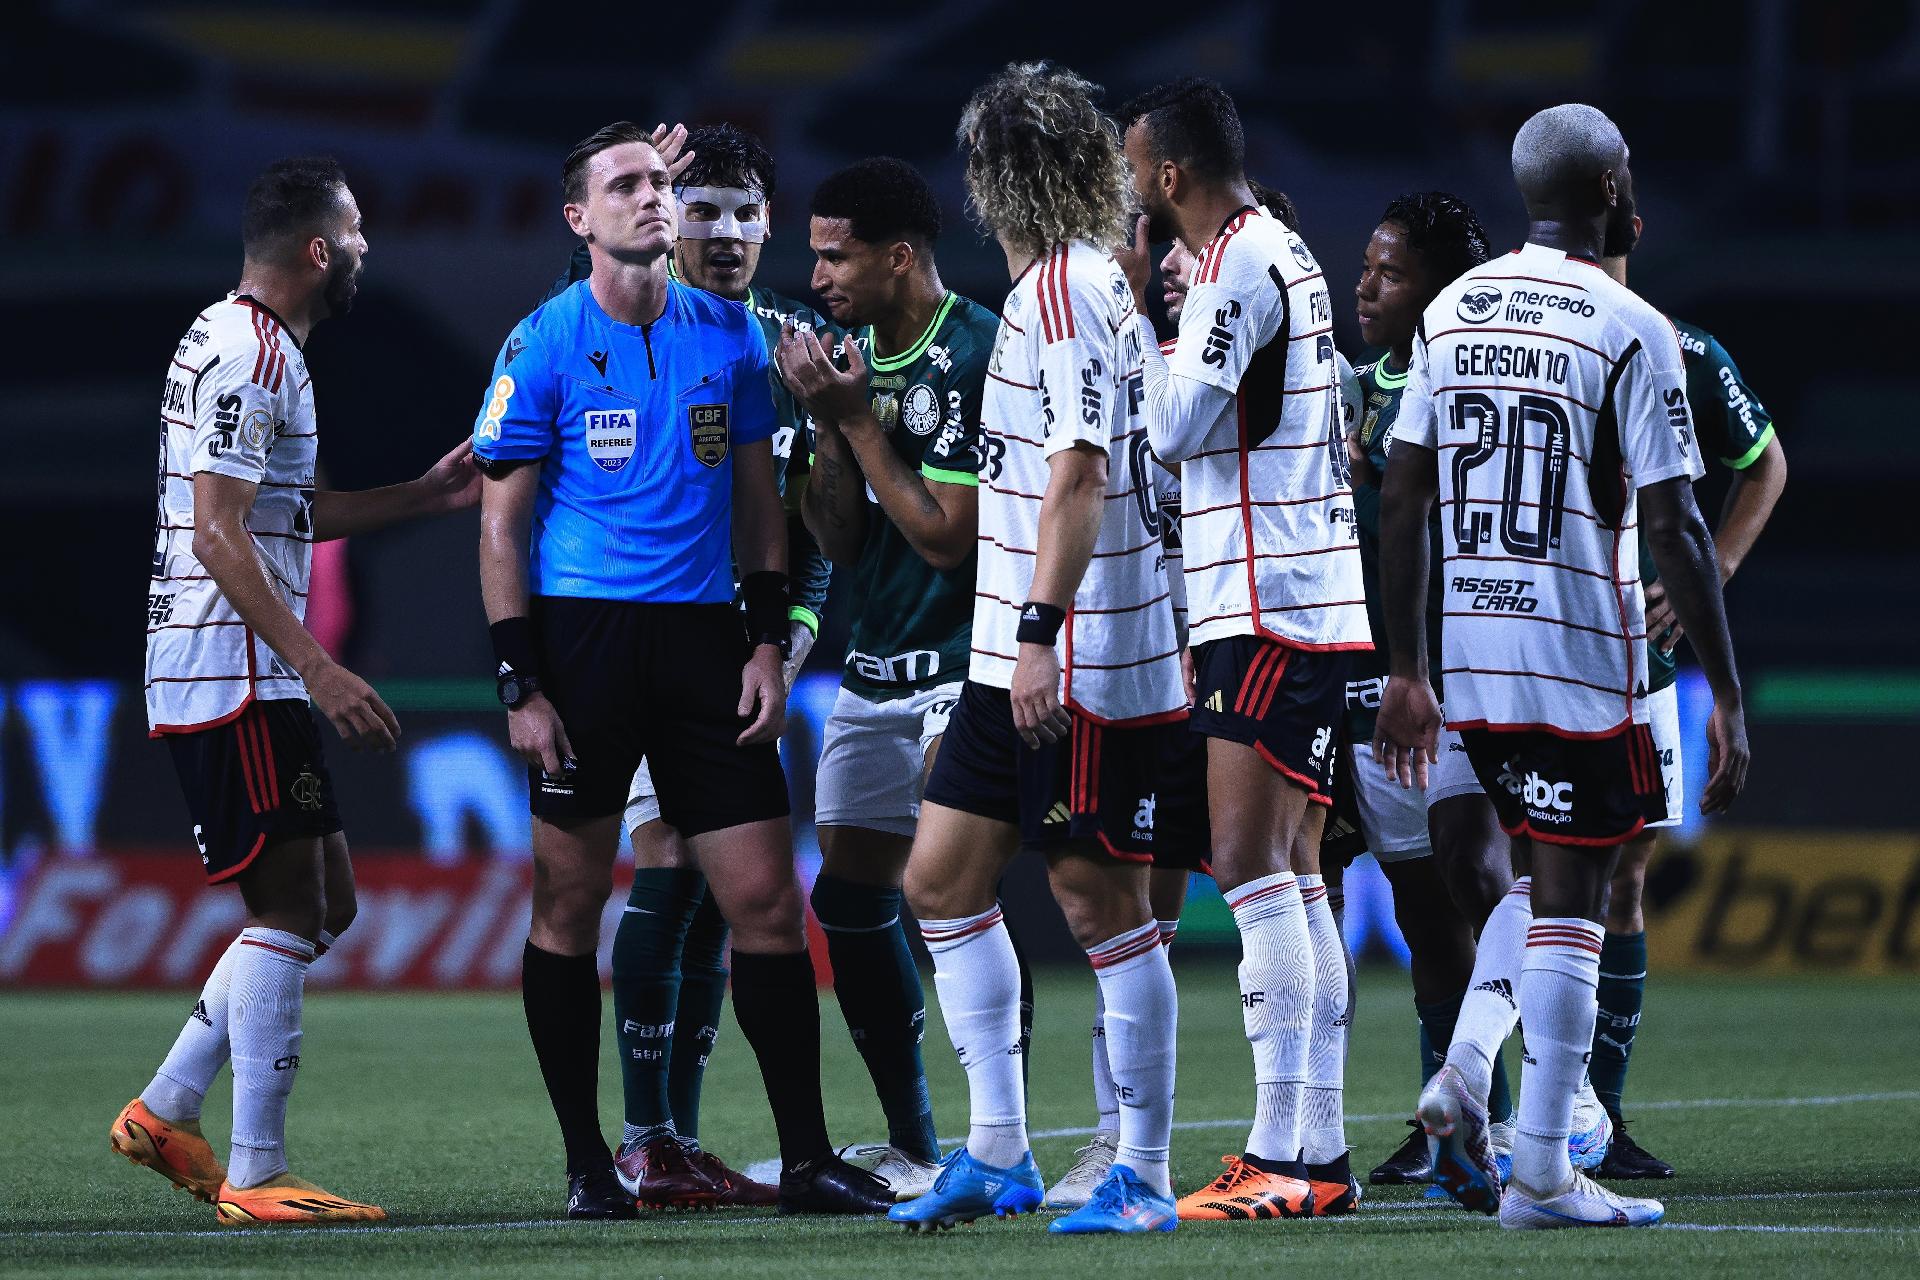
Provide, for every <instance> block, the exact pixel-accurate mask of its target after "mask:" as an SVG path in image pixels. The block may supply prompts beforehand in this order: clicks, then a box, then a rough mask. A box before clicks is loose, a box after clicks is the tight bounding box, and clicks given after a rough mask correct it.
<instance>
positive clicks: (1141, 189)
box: [1122, 124, 1180, 244]
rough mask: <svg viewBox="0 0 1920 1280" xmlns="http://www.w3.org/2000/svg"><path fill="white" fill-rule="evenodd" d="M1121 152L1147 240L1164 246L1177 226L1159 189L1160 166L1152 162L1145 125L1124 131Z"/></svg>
mask: <svg viewBox="0 0 1920 1280" xmlns="http://www.w3.org/2000/svg"><path fill="white" fill-rule="evenodd" d="M1122 150H1123V151H1124V152H1125V154H1126V157H1127V166H1128V168H1129V169H1130V170H1131V171H1132V173H1133V198H1134V200H1135V201H1137V202H1138V203H1139V205H1140V212H1142V213H1144V214H1146V215H1147V239H1148V240H1149V241H1150V242H1152V243H1153V244H1165V243H1166V242H1167V241H1169V240H1172V239H1174V238H1175V237H1176V236H1178V235H1179V231H1180V227H1179V224H1178V223H1177V222H1175V221H1174V217H1173V205H1172V203H1171V202H1170V201H1169V200H1168V199H1167V196H1166V193H1165V192H1164V191H1162V190H1161V189H1160V173H1161V167H1160V166H1159V165H1158V164H1156V163H1155V162H1154V159H1153V155H1152V149H1151V148H1150V147H1149V146H1148V143H1147V130H1146V126H1145V125H1140V124H1135V125H1133V126H1132V127H1130V128H1129V129H1128V130H1127V136H1126V138H1125V140H1124V141H1123V143H1122Z"/></svg>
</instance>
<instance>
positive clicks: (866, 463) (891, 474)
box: [779, 158, 999, 1200]
mask: <svg viewBox="0 0 1920 1280" xmlns="http://www.w3.org/2000/svg"><path fill="white" fill-rule="evenodd" d="M811 213H812V220H811V223H810V228H809V235H810V238H811V240H812V244H813V250H814V254H815V259H816V261H815V266H814V273H813V288H814V292H815V293H816V294H817V295H819V297H820V298H821V300H822V301H823V302H824V304H825V305H826V308H827V310H828V312H829V313H830V314H831V316H832V318H833V320H834V321H835V322H836V323H837V324H840V325H844V326H846V328H847V329H848V331H849V334H850V336H851V338H852V341H851V342H850V343H847V344H845V347H844V350H845V359H846V368H845V370H844V371H843V370H840V369H838V368H835V367H834V366H833V365H832V364H831V363H830V362H829V361H827V360H826V358H825V354H826V353H825V351H824V350H823V348H822V346H821V344H819V343H817V342H816V341H815V340H814V339H813V337H812V336H811V335H809V334H806V333H804V332H802V331H800V330H799V329H798V328H797V327H795V326H789V331H788V335H787V336H786V337H785V338H783V340H782V342H781V346H780V353H779V360H780V364H781V367H782V369H783V370H784V373H783V377H785V378H786V379H787V381H788V383H789V385H791V386H792V387H793V388H794V390H795V391H796V392H797V393H798V394H799V396H800V398H801V400H802V402H803V403H804V404H805V406H806V408H807V411H808V412H809V413H810V414H811V415H812V418H813V422H814V426H815V439H814V449H815V453H816V456H815V458H814V461H813V474H812V479H811V483H810V484H809V485H808V488H807V491H806V496H805V498H804V499H803V503H802V511H803V512H804V514H805V516H806V520H807V524H808V526H809V527H810V528H811V529H812V530H813V531H814V534H815V535H816V536H817V537H818V538H819V541H820V545H821V547H822V548H824V550H825V551H826V553H827V555H828V556H830V557H831V558H832V559H833V561H834V563H835V564H837V565H839V566H841V571H842V572H843V573H844V574H846V575H848V576H849V577H850V578H851V580H852V582H853V584H854V589H855V591H856V592H857V593H858V594H857V598H858V599H859V601H860V604H859V612H858V614H857V616H856V617H855V619H854V623H853V635H852V639H851V643H850V646H849V649H848V652H847V657H846V674H845V677H844V679H843V681H842V684H841V688H840V694H839V697H838V698H837V699H836V701H835V703H834V708H833V714H832V716H831V717H830V718H829V719H828V721H827V725H826V730H825V734H824V737H825V742H824V745H823V747H822V750H821V756H820V765H819V768H818V770H817V772H816V774H815V809H814V823H815V829H816V830H817V831H818V832H819V835H820V851H821V856H822V866H821V870H820V875H819V878H818V879H817V880H816V881H815V882H814V887H813V898H812V901H813V910H814V915H815V916H817V917H818V918H819V920H820V924H821V927H822V929H823V930H825V932H826V936H827V954H828V957H829V959H830V960H831V961H832V964H833V973H834V989H835V991H836V992H837V994H838V995H839V997H840V1008H841V1010H842V1012H844V1013H845V1015H846V1018H847V1027H848V1030H850V1031H851V1032H852V1033H853V1038H854V1042H855V1043H856V1044H857V1045H858V1046H859V1049H860V1053H861V1056H862V1057H863V1058H864V1059H865V1060H866V1064H867V1070H868V1072H869V1073H870V1074H871V1075H872V1077H873V1083H874V1089H875V1091H876V1092H877V1093H878V1094H879V1098H880V1103H881V1107H882V1108H883V1110H884V1111H885V1112H886V1117H887V1141H886V1142H885V1143H884V1144H874V1145H872V1146H868V1147H865V1148H859V1149H856V1150H854V1151H851V1152H849V1153H848V1154H849V1158H850V1159H852V1160H853V1161H854V1162H855V1163H856V1164H863V1165H865V1166H866V1167H869V1168H871V1169H872V1170H873V1171H874V1172H875V1173H877V1174H879V1176H881V1177H882V1178H884V1179H886V1180H887V1181H888V1183H889V1184H890V1185H892V1186H893V1188H894V1191H895V1194H896V1195H897V1196H898V1197H899V1198H900V1199H903V1200H904V1199H910V1198H912V1197H913V1196H915V1195H918V1194H920V1193H921V1192H923V1191H924V1190H926V1189H927V1188H928V1187H930V1186H931V1185H932V1182H933V1178H934V1177H935V1175H936V1174H937V1173H938V1161H939V1158H940V1151H939V1147H938V1145H937V1143H936V1141H935V1138H934V1130H933V1112H932V1107H931V1104H930V1102H929V1100H928V1097H927V1083H926V1073H925V1069H924V1068H923V1066H922V1064H921V1058H920V1038H921V1034H922V1032H923V1030H924V1026H925V1022H926V1001H925V997H924V995H923V994H922V992H921V988H920V977H919V972H918V970H917V969H916V968H915V966H914V961H913V954H912V952H911V951H910V950H909V949H908V946H907V937H906V933H905V930H904V928H903V927H902V924H901V920H900V908H901V889H900V884H901V873H902V872H903V871H904V869H905V867H906V862H907V853H908V851H909V849H910V848H911V847H912V842H913V833H914V828H915V825H916V823H917V821H918V819H919V813H920V795H921V790H922V786H923V783H924V779H925V774H926V771H927V769H929V768H930V767H931V765H932V762H933V756H934V753H935V751H937V750H938V747H939V741H940V736H941V734H942V733H944V732H945V730H946V723H947V717H948V715H949V713H950V712H951V711H952V709H953V706H954V702H955V700H956V699H957V698H958V697H959V694H960V685H961V682H962V681H963V680H964V679H965V677H966V674H967V665H968V659H969V656H970V648H971V636H972V629H973V606H974V597H973V591H974V547H975V540H976V537H977V534H978V510H979V507H978V483H979V481H978V473H979V469H980V454H979V446H980V401H981V394H982V390H983V388H984V386H985V384H986V377H987V362H988V359H989V357H990V356H991V355H992V350H993V339H994V332H995V330H996V328H997V326H998V324H999V317H998V316H996V315H995V314H994V313H993V312H991V311H989V310H987V309H986V308H985V307H982V306H979V305H978V304H976V303H973V302H969V301H968V300H967V299H965V298H962V297H961V296H959V295H958V294H956V293H953V292H950V291H949V290H948V289H947V287H946V286H945V285H944V284H942V283H941V281H940V271H939V268H938V267H937V266H936V265H935V262H934V258H933V247H934V242H935V241H936V240H937V239H938V237H939V235H940V208H939V205H938V203H937V202H936V201H935V199H934V196H933V192H932V190H931V189H930V188H929V187H928V186H927V184H926V180H925V179H924V178H922V177H921V176H920V174H919V173H918V172H916V171H915V170H914V169H913V168H912V167H911V166H909V165H906V164H904V163H902V162H900V161H898V160H892V159H886V158H875V159H869V160H863V161H860V162H859V163H857V164H854V165H851V166H849V167H848V168H845V169H842V170H840V171H839V172H838V173H835V174H832V175H831V176H829V177H828V178H827V179H826V181H825V182H823V183H821V185H820V187H819V189H818V190H816V191H815V192H814V195H813V203H812V206H811ZM863 352H864V354H863Z"/></svg>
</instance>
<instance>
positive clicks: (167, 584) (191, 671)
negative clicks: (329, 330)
mask: <svg viewBox="0 0 1920 1280" xmlns="http://www.w3.org/2000/svg"><path fill="white" fill-rule="evenodd" d="M316 453H317V442H316V440H315V437H314V416H313V388H312V386H311V385H310V382H309V379H308V377H307V363H306V359H305V357H304V356H302V355H301V352H300V348H299V346H298V344H296V343H295V342H294V339H293V335H292V334H290V333H288V332H287V329H286V326H285V325H284V324H282V323H281V322H280V320H279V318H278V317H277V316H275V315H274V314H273V312H271V311H269V310H268V309H267V308H266V307H264V306H262V305H261V304H260V303H258V302H256V301H254V300H253V299H251V298H248V297H245V296H239V297H236V296H233V295H228V296H227V297H226V298H224V299H222V300H221V301H219V302H217V303H215V304H214V305H213V306H211V307H208V308H207V309H206V310H205V311H204V312H202V313H201V314H200V316H199V317H198V318H197V319H196V320H195V321H194V322H193V325H192V327H191V328H189V329H188V330H187V333H186V336H185V337H183V338H182V339H181V340H180V345H179V348H178V349H177V350H176V351H175V352H174V354H173V359H172V361H171V362H170V363H169V364H168V366H167V379H166V384H165V389H164V390H163V391H162V393H161V403H160V483H159V490H160V511H159V519H158V520H157V522H156V528H155V531H154V545H153V581H152V583H151V584H150V585H149V586H148V588H147V592H148V594H147V674H146V680H147V685H146V692H147V725H148V728H149V729H150V730H151V731H152V732H154V733H179V732H184V731H186V730H191V729H204V728H209V727H211V726H213V725H217V724H222V723H225V722H226V721H228V720H231V719H233V717H235V716H237V715H238V714H240V712H241V711H242V710H243V709H244V708H245V707H246V705H247V704H248V703H249V702H251V701H253V700H254V699H256V698H301V699H304V698H306V696H307V688H306V685H305V684H303V683H302V682H301V680H300V677H299V676H298V675H297V674H295V672H294V671H293V669H292V668H291V667H289V666H287V664H286V663H285V662H283V661H282V660H281V658H280V657H279V655H277V654H275V653H274V652H273V651H272V650H271V649H269V648H267V646H266V644H265V643H264V642H263V641H262V640H260V638H259V637H257V636H256V635H254V634H253V631H252V629H251V628H249V627H248V626H247V625H246V624H245V623H244V622H242V621H241V620H240V615H239V614H238V613H236V612H234V609H233V606H232V605H230V604H228V603H227V599H226V597H225V596H224V595H222V594H221V592H220V588H219V586H218V585H217V584H216V583H215V582H214V581H213V576H212V575H211V574H209V573H208V572H207V570H206V567H205V566H204V565H202V564H201V563H200V561H199V560H198V559H196V558H195V557H194V554H193V523H194V518H193V477H194V475H195V474H196V473H198V472H202V471H208V472H213V473H215V474H218V475H223V476H232V477H234V478H236V479H240V480H248V481H251V482H253V483H254V484H256V485H258V486H259V491H258V492H257V493H256V494H255V496H254V500H253V509H252V511H250V512H249V513H248V515H247V529H248V531H249V532H250V533H251V534H252V535H253V546H254V550H255V552H256V553H257V554H258V556H259V559H260V567H261V570H262V572H264V573H265V575H266V578H267V582H268V584H269V585H270V586H271V587H272V588H273V590H274V591H275V593H276V594H278V595H279V597H280V599H281V600H282V601H284V602H285V603H286V606H287V607H288V608H289V609H291V610H293V615H294V617H296V618H304V617H305V616H306V610H307V577H308V570H309V567H310V566H311V564H312V560H313V519H312V508H313V468H314V458H315V455H316Z"/></svg>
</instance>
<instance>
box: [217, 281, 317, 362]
mask: <svg viewBox="0 0 1920 1280" xmlns="http://www.w3.org/2000/svg"><path fill="white" fill-rule="evenodd" d="M233 300H234V301H235V302H238V303H241V304H243V305H245V306H249V307H252V308H253V309H254V310H255V311H259V312H264V313H265V314H266V317H267V319H269V320H271V321H273V322H274V323H275V324H277V325H279V326H280V327H281V328H282V329H285V330H286V333H287V340H288V341H289V342H291V343H293V349H294V350H295V351H300V350H304V348H302V347H301V345H300V339H298V338H296V337H294V336H293V329H292V327H291V326H290V325H288V324H287V322H286V321H285V320H282V319H281V318H280V313H279V312H278V311H275V310H274V309H273V308H272V307H270V306H268V305H267V304H266V303H264V302H262V301H260V299H258V298H256V297H254V296H253V295H252V294H250V293H236V294H234V295H233Z"/></svg>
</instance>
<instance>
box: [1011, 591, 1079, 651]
mask: <svg viewBox="0 0 1920 1280" xmlns="http://www.w3.org/2000/svg"><path fill="white" fill-rule="evenodd" d="M1066 621H1067V611H1066V610H1065V609H1061V608H1057V607H1056V606H1054V605H1050V604H1041V603H1040V602H1039V601H1038V600H1029V601H1027V602H1026V603H1025V604H1023V605H1021V606H1020V629H1019V630H1018V631H1015V632H1014V633H1013V638H1014V639H1015V640H1018V641H1019V642H1020V643H1021V644H1048V645H1050V644H1052V643H1053V642H1054V641H1056V640H1058V639H1059V638H1060V628H1061V627H1063V626H1065V625H1066Z"/></svg>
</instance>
